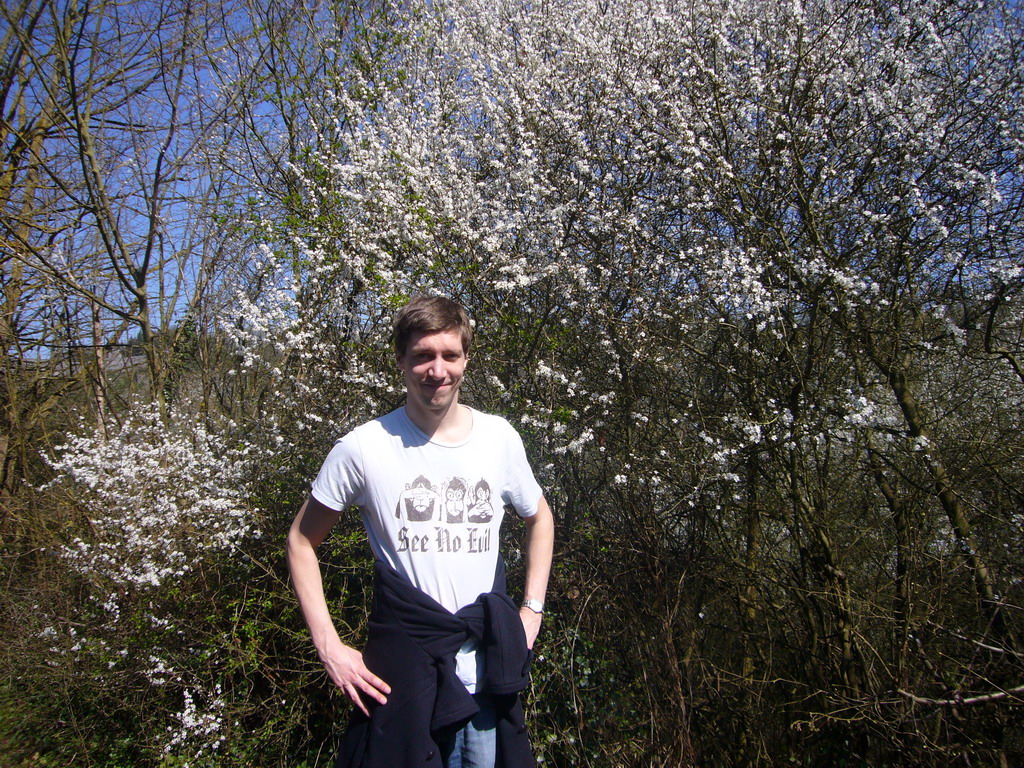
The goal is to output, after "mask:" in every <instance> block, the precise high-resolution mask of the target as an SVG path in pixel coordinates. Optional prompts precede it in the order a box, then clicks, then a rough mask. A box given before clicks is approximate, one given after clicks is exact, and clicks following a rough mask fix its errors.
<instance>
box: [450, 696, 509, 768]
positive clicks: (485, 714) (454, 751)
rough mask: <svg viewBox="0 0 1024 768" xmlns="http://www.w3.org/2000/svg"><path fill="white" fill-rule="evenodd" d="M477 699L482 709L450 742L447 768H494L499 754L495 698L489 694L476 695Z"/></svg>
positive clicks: (475, 698)
mask: <svg viewBox="0 0 1024 768" xmlns="http://www.w3.org/2000/svg"><path fill="white" fill-rule="evenodd" d="M473 698H474V700H476V703H477V705H478V706H479V707H480V711H479V712H477V714H476V715H475V716H474V717H473V719H472V720H470V721H469V722H468V723H466V725H465V726H464V727H463V728H462V730H460V731H459V732H458V733H456V734H455V735H454V736H453V737H452V739H451V741H450V742H449V743H448V745H447V747H446V748H445V750H444V765H445V768H494V760H495V756H496V754H497V732H496V731H495V725H496V723H497V719H496V717H495V714H494V701H493V700H492V699H491V697H490V696H488V695H486V694H476V695H474V696H473Z"/></svg>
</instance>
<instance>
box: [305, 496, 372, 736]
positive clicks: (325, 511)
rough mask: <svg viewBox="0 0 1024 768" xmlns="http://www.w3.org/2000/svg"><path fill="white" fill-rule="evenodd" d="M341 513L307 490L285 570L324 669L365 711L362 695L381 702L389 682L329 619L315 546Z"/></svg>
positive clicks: (325, 535) (327, 532)
mask: <svg viewBox="0 0 1024 768" xmlns="http://www.w3.org/2000/svg"><path fill="white" fill-rule="evenodd" d="M340 515H341V513H340V512H338V511H337V510H333V509H331V508H330V507H328V506H325V505H324V504H321V503H320V502H319V501H317V500H316V499H315V498H313V497H312V496H310V497H309V498H308V499H306V503H305V504H303V505H302V508H301V509H300V510H299V514H298V515H296V516H295V520H294V521H293V522H292V527H291V529H290V530H289V531H288V570H289V571H290V572H291V576H292V584H293V585H294V587H295V595H296V597H297V598H298V600H299V606H300V607H301V608H302V615H303V617H304V618H305V619H306V626H307V627H309V633H310V635H311V636H312V638H313V645H315V646H316V650H317V653H318V654H319V655H320V660H321V661H322V662H323V665H324V668H325V669H326V670H327V674H328V675H329V676H330V678H331V680H333V681H334V684H335V685H337V686H338V687H339V688H340V689H341V690H342V691H344V692H345V695H346V696H348V698H349V699H351V700H352V702H353V703H354V704H355V705H356V706H357V707H359V709H361V710H362V711H363V713H364V714H366V715H367V716H369V714H370V713H369V710H368V709H367V707H366V703H365V702H364V701H363V699H362V695H366V696H368V697H370V698H371V699H373V700H374V701H377V702H378V703H380V704H384V703H385V702H386V701H387V698H386V696H387V694H389V693H391V688H390V687H389V686H388V684H387V683H385V682H384V681H383V680H381V679H380V678H379V677H377V676H376V675H375V674H373V673H372V672H371V671H370V670H369V669H367V668H366V665H365V664H363V655H362V654H361V653H360V652H359V651H357V650H356V649H355V648H352V647H350V646H347V645H345V644H344V643H342V642H341V639H340V638H339V637H338V631H337V630H336V629H335V627H334V622H333V621H332V620H331V614H330V611H329V610H328V608H327V599H326V598H325V597H324V585H323V577H322V575H321V572H320V560H319V559H318V558H317V554H316V550H317V547H319V546H320V544H321V543H322V542H323V540H324V539H325V538H327V534H329V533H330V531H331V528H333V527H334V524H335V523H336V522H337V521H338V518H339V517H340Z"/></svg>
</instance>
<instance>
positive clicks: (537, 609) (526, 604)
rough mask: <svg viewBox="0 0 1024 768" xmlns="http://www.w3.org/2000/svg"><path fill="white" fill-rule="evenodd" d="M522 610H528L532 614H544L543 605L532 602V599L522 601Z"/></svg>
mask: <svg viewBox="0 0 1024 768" xmlns="http://www.w3.org/2000/svg"><path fill="white" fill-rule="evenodd" d="M523 608H529V609H530V610H531V611H533V612H534V613H544V603H542V602H541V601H540V600H534V599H533V598H532V597H528V598H526V599H525V600H523Z"/></svg>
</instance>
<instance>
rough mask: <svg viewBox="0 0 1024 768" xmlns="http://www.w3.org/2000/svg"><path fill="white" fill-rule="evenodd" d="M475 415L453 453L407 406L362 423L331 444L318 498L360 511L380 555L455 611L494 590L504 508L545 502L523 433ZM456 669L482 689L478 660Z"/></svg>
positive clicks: (464, 658) (524, 511)
mask: <svg viewBox="0 0 1024 768" xmlns="http://www.w3.org/2000/svg"><path fill="white" fill-rule="evenodd" d="M460 407H465V406H460ZM471 410H472V409H471ZM472 417H473V425H472V429H471V430H470V434H469V436H468V437H467V438H466V439H465V440H464V441H462V442H460V443H458V444H454V445H453V444H448V443H441V442H436V441H434V440H431V439H430V438H429V437H428V436H427V435H426V434H424V432H423V431H422V430H420V429H419V427H417V426H416V425H415V424H413V423H412V421H411V420H410V419H409V417H408V415H406V412H405V409H404V408H399V409H398V410H396V411H392V412H391V413H389V414H387V415H386V416H382V417H381V418H379V419H374V420H373V421H369V422H367V423H365V424H362V425H360V426H358V427H356V428H355V429H354V430H352V431H351V432H349V433H348V434H347V435H345V436H344V437H343V438H341V439H340V440H339V441H338V442H337V443H335V444H334V447H333V448H332V449H331V452H330V453H329V454H328V455H327V458H326V460H325V461H324V464H323V466H322V467H321V468H320V474H319V475H317V478H316V480H315V481H314V482H313V491H312V492H313V496H314V497H315V498H316V499H317V501H319V502H320V503H322V504H324V505H326V506H328V507H330V508H331V509H335V510H344V509H347V508H348V507H350V506H356V507H358V508H359V510H360V513H361V515H362V520H363V526H364V527H365V528H366V533H367V537H368V538H369V541H370V547H371V549H372V550H373V553H374V555H375V556H376V557H378V558H379V559H381V560H383V561H384V562H385V563H387V564H388V565H390V566H391V567H392V568H394V569H395V570H396V571H398V572H399V573H401V574H403V575H404V576H405V577H406V578H408V579H409V581H410V582H411V583H412V584H413V585H415V586H416V587H418V588H419V589H420V590H421V591H423V592H425V593H426V594H428V595H430V596H431V597H432V598H434V599H435V600H436V601H437V602H438V603H440V604H441V605H443V606H444V607H445V608H447V609H448V610H449V611H451V612H452V613H454V612H456V611H458V610H459V609H460V608H462V607H463V606H466V605H469V604H470V603H472V602H474V601H475V600H476V598H477V596H478V595H480V593H482V592H488V591H490V589H491V586H492V584H493V582H494V571H495V568H496V566H497V558H498V535H499V529H500V527H501V520H502V517H503V514H504V511H505V509H506V508H510V509H513V510H514V511H515V512H516V513H517V514H518V515H519V516H520V517H532V516H533V515H534V514H536V512H537V504H538V503H539V501H540V498H541V488H540V485H538V483H537V480H536V478H534V476H533V471H532V470H531V469H530V465H529V463H528V462H527V459H526V451H525V450H524V448H523V441H522V439H521V438H520V437H519V433H518V432H516V431H515V429H514V428H513V427H512V425H511V424H509V423H508V422H507V421H506V420H505V419H503V418H501V417H500V416H494V415H491V414H486V413H482V412H480V411H477V410H472ZM465 650H466V651H469V649H465ZM458 666H459V676H460V677H461V678H462V680H463V682H464V683H466V684H467V687H468V688H469V689H470V690H471V691H472V690H475V677H476V674H475V673H476V660H475V658H474V657H473V654H472V653H468V652H466V653H462V654H460V658H459V659H458Z"/></svg>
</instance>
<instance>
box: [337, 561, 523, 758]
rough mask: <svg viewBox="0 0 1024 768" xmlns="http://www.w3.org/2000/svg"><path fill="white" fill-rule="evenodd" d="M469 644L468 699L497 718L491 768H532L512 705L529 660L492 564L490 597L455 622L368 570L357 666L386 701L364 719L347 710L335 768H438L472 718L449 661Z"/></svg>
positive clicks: (517, 707) (401, 584) (516, 704)
mask: <svg viewBox="0 0 1024 768" xmlns="http://www.w3.org/2000/svg"><path fill="white" fill-rule="evenodd" d="M470 638H473V639H474V640H476V642H477V649H478V652H480V653H483V654H484V660H485V663H484V668H483V674H482V677H481V678H480V679H479V680H478V681H477V690H482V691H485V692H486V693H487V694H489V695H491V696H492V697H493V698H494V701H495V706H496V710H497V715H498V724H497V739H498V756H497V762H496V766H495V768H534V766H535V765H536V763H535V762H534V759H533V755H532V752H531V750H530V743H529V737H528V736H527V733H526V726H525V723H524V719H523V708H522V704H521V702H520V700H519V692H520V691H522V690H523V689H524V688H525V687H526V686H527V684H528V682H529V672H530V662H531V660H532V658H533V654H532V652H531V651H530V650H529V649H528V648H527V647H526V633H525V632H524V630H523V624H522V621H521V619H520V618H519V610H518V609H517V608H516V606H515V604H514V603H513V602H512V601H511V600H510V599H509V597H508V595H506V594H505V572H504V565H503V563H502V562H501V560H500V559H499V561H498V569H497V572H496V573H495V578H494V585H493V587H492V590H491V591H490V592H485V593H483V594H481V595H480V596H479V597H478V598H477V600H476V602H473V603H471V604H469V605H467V606H465V607H464V608H462V609H461V610H459V611H458V612H457V613H454V614H453V613H451V612H450V611H448V610H447V609H446V608H444V607H443V606H442V605H441V604H440V603H438V602H437V601H436V600H434V599H433V598H432V597H430V596H429V595H427V594H425V593H424V592H422V591H420V590H419V589H417V588H416V587H415V586H413V585H412V584H411V583H410V582H409V581H408V580H406V579H405V578H404V577H403V576H402V575H401V574H399V573H398V572H397V571H395V570H394V569H393V568H391V567H390V566H388V565H386V564H384V563H382V562H379V561H378V562H377V563H376V565H375V566H374V597H373V609H372V611H371V613H370V623H369V632H368V636H367V643H366V650H365V651H364V653H363V661H364V662H365V664H366V666H367V667H368V668H369V669H370V670H371V671H372V672H373V673H374V674H376V675H377V676H378V677H380V678H381V679H382V680H384V681H385V682H387V683H388V685H390V686H391V694H390V695H389V696H388V702H387V704H384V705H373V706H372V707H371V709H370V718H369V719H367V718H366V716H365V715H363V713H362V712H360V711H359V710H358V709H356V710H354V712H353V715H352V719H351V721H350V723H349V728H348V731H347V732H346V734H345V738H344V741H343V742H342V748H341V753H340V754H339V756H338V760H337V762H336V763H335V768H417V767H419V766H422V768H440V766H441V765H442V759H441V747H440V745H441V744H443V743H444V742H445V741H446V740H447V738H448V737H450V736H451V734H453V733H454V732H455V731H457V730H458V729H459V728H461V727H462V726H464V725H465V724H466V722H468V721H469V719H470V718H472V717H473V715H475V714H476V713H477V712H478V711H479V708H478V707H477V705H476V702H475V701H474V699H473V696H471V695H470V693H469V692H468V691H467V690H466V687H465V686H464V685H463V684H462V682H461V681H460V680H459V678H458V677H457V676H456V674H455V655H456V654H457V653H458V651H459V649H460V648H461V647H462V645H463V644H464V643H465V642H466V641H467V640H468V639H470Z"/></svg>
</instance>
